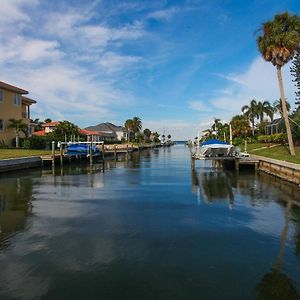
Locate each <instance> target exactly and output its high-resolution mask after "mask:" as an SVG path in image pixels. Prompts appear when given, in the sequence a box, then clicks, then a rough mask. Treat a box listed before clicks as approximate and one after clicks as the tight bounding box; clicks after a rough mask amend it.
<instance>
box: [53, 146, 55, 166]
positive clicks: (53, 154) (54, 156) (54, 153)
mask: <svg viewBox="0 0 300 300" xmlns="http://www.w3.org/2000/svg"><path fill="white" fill-rule="evenodd" d="M54 166H55V142H54V141H52V167H54Z"/></svg>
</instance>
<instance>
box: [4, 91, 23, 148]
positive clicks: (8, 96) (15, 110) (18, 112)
mask: <svg viewBox="0 0 300 300" xmlns="http://www.w3.org/2000/svg"><path fill="white" fill-rule="evenodd" d="M1 91H3V96H4V97H3V100H2V101H0V119H2V120H3V129H4V130H3V132H0V142H1V141H3V142H4V143H5V144H6V145H11V144H12V140H13V139H14V138H15V131H14V130H13V129H8V128H7V126H8V125H9V121H8V120H9V119H12V118H13V119H21V118H22V104H21V105H15V104H14V99H13V95H14V94H15V93H14V92H11V91H7V90H4V89H1ZM20 96H21V95H20Z"/></svg>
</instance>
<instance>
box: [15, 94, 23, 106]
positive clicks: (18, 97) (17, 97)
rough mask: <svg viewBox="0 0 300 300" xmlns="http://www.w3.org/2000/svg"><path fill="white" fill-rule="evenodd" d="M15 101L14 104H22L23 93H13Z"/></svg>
mask: <svg viewBox="0 0 300 300" xmlns="http://www.w3.org/2000/svg"><path fill="white" fill-rule="evenodd" d="M13 101H14V105H17V106H20V105H21V95H19V94H13Z"/></svg>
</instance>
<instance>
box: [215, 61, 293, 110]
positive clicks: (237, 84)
mask: <svg viewBox="0 0 300 300" xmlns="http://www.w3.org/2000/svg"><path fill="white" fill-rule="evenodd" d="M289 67H290V65H289V64H288V65H286V66H284V67H283V69H282V72H283V80H284V88H285V94H286V97H287V98H288V101H290V103H291V104H293V103H294V91H295V88H294V85H293V82H292V78H291V74H290V70H289ZM218 76H219V75H218ZM223 77H224V78H226V79H227V80H228V81H229V85H227V86H225V88H224V89H223V90H220V91H218V94H219V95H218V96H216V97H214V98H212V99H211V104H212V105H214V106H215V108H216V109H219V110H220V111H223V112H222V114H224V113H225V115H226V116H229V115H231V116H232V115H233V114H236V113H240V109H241V107H242V106H243V105H244V104H248V103H249V102H250V101H251V100H252V99H256V100H258V101H264V100H268V101H270V102H271V103H273V102H274V101H275V100H277V99H279V98H280V93H279V87H278V81H277V75H276V68H275V67H273V66H272V65H271V64H270V63H267V62H265V61H264V60H263V59H262V58H261V57H257V58H256V59H254V61H253V62H252V63H251V65H250V66H249V68H248V70H246V71H245V72H242V73H239V74H229V75H224V76H223Z"/></svg>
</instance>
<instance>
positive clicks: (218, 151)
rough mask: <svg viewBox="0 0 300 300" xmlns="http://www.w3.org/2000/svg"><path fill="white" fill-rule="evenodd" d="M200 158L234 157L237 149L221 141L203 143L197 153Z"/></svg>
mask: <svg viewBox="0 0 300 300" xmlns="http://www.w3.org/2000/svg"><path fill="white" fill-rule="evenodd" d="M196 155H197V157H198V158H206V157H234V156H235V155H236V149H235V147H234V146H233V145H230V144H228V143H226V142H222V141H219V140H208V141H205V142H203V143H201V145H200V147H199V149H198V151H197V153H196Z"/></svg>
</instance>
